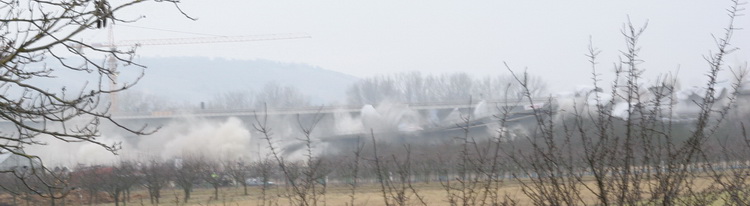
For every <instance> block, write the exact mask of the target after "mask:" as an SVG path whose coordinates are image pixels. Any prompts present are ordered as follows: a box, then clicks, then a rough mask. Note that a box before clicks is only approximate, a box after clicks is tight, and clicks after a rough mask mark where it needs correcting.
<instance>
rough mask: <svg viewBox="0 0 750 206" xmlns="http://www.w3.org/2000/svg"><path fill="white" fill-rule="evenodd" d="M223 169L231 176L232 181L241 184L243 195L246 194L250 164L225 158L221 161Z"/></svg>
mask: <svg viewBox="0 0 750 206" xmlns="http://www.w3.org/2000/svg"><path fill="white" fill-rule="evenodd" d="M223 166H224V170H225V171H226V173H227V174H228V175H229V176H230V177H232V179H233V180H234V182H236V183H237V184H240V185H242V189H243V191H244V194H245V195H248V194H247V179H249V178H250V166H251V165H250V164H247V163H245V162H243V161H242V160H237V161H231V160H227V161H224V162H223Z"/></svg>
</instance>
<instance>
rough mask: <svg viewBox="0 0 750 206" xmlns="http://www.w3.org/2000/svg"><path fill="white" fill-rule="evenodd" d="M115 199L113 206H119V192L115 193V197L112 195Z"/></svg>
mask: <svg viewBox="0 0 750 206" xmlns="http://www.w3.org/2000/svg"><path fill="white" fill-rule="evenodd" d="M113 196H114V198H115V206H120V194H119V192H115V195H113Z"/></svg>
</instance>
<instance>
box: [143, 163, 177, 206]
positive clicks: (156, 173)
mask: <svg viewBox="0 0 750 206" xmlns="http://www.w3.org/2000/svg"><path fill="white" fill-rule="evenodd" d="M145 164H146V165H143V166H142V167H141V169H140V171H141V174H142V175H143V186H144V187H145V188H146V189H147V190H148V196H149V199H150V200H151V204H159V198H161V189H162V188H164V187H166V186H167V185H168V183H169V181H170V175H169V167H167V165H166V164H165V163H162V162H159V161H157V160H151V161H148V162H147V163H145Z"/></svg>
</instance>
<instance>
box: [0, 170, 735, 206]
mask: <svg viewBox="0 0 750 206" xmlns="http://www.w3.org/2000/svg"><path fill="white" fill-rule="evenodd" d="M524 181H528V180H524ZM584 181H585V182H587V184H589V185H588V186H592V187H593V186H594V185H593V180H592V179H589V178H585V180H584ZM712 181H713V180H711V179H709V178H707V177H699V178H697V179H695V181H694V182H693V184H694V185H693V189H697V190H703V189H707V187H708V186H709V185H711V182H712ZM527 183H528V182H527ZM451 184H454V186H457V185H455V184H457V182H455V181H454V182H452V183H451ZM413 186H414V189H415V190H416V192H417V193H418V194H419V196H420V197H422V199H423V200H424V203H425V204H426V205H450V203H449V200H448V196H447V194H448V193H447V191H446V189H445V187H444V185H443V184H441V183H440V182H430V183H414V184H413ZM286 189H287V188H286V187H285V186H284V185H278V186H271V187H269V188H268V190H267V191H266V196H265V198H263V195H262V190H261V187H259V186H249V187H248V195H244V194H243V188H242V187H241V186H228V187H221V188H220V189H219V198H218V199H217V198H214V197H213V192H214V190H213V188H211V187H205V186H204V187H198V188H195V189H194V190H193V192H192V193H191V198H190V200H189V201H188V202H187V203H184V202H183V201H182V198H183V192H182V190H181V189H180V188H168V189H164V190H162V198H161V199H160V204H152V203H151V202H150V200H149V196H148V193H147V191H146V190H145V189H144V188H138V189H136V190H134V191H132V192H131V194H130V200H129V201H127V204H122V203H121V204H120V205H147V206H151V205H184V206H190V205H196V206H197V205H201V206H209V205H215V206H225V205H236V206H241V205H291V203H290V201H289V197H288V196H287V195H288V194H291V193H289V192H288V191H286ZM476 189H477V191H478V190H481V188H476ZM642 189H643V191H648V185H647V184H643V188H642ZM351 191H352V189H351V186H350V185H346V184H331V185H329V186H328V187H327V188H325V195H321V196H320V197H319V204H321V205H332V206H337V205H351V204H350V203H351V201H352V199H351V195H352V193H351ZM580 191H581V194H580V195H581V199H583V200H584V201H585V202H589V203H595V202H596V199H595V196H594V195H593V193H591V192H589V191H587V190H586V189H584V187H580ZM452 192H453V193H454V194H457V193H460V191H455V190H454V191H452ZM478 193H479V192H478ZM497 193H498V194H499V196H500V198H501V199H502V198H503V197H506V196H507V197H509V198H510V199H512V200H514V201H516V203H517V204H518V205H531V200H530V199H529V198H528V197H527V196H525V195H524V193H523V191H522V185H521V184H520V183H519V182H517V180H506V181H504V182H501V186H500V188H499V189H498V190H497ZM406 194H407V195H406V196H407V199H408V201H407V202H408V204H407V205H422V203H421V202H420V201H419V199H418V198H417V196H415V195H414V193H413V192H411V190H407V192H406ZM308 195H309V194H308ZM648 196H649V195H647V194H644V198H647V197H648ZM354 197H355V198H354V200H353V202H354V205H368V206H380V205H385V203H384V201H383V193H382V191H381V187H380V185H379V184H377V183H368V184H363V185H361V186H360V187H358V188H357V189H356V194H355V196H354ZM98 198H99V199H98V200H97V201H98V202H99V204H93V205H100V206H113V205H115V204H114V203H113V201H112V199H111V198H110V197H107V194H105V193H103V192H102V193H101V194H100V196H99V197H98ZM263 199H265V200H266V201H265V204H264V201H263ZM488 201H489V200H488ZM500 201H502V200H500ZM56 202H57V204H56V205H66V206H78V205H90V204H88V201H87V197H86V195H85V194H84V193H83V192H81V191H78V190H76V191H74V192H71V193H70V194H69V195H68V196H67V197H66V198H65V201H64V203H63V202H62V200H57V201H56ZM719 202H721V201H719ZM16 204H17V205H50V203H49V202H48V201H47V200H43V199H41V198H40V197H38V196H31V197H29V198H23V197H18V198H17V199H16ZM0 205H2V206H5V205H13V200H12V199H11V198H10V196H8V195H7V194H2V195H0ZM714 205H721V204H717V203H716V202H715V204H714Z"/></svg>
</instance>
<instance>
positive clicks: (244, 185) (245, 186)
mask: <svg viewBox="0 0 750 206" xmlns="http://www.w3.org/2000/svg"><path fill="white" fill-rule="evenodd" d="M242 187H243V188H245V195H246V196H247V184H242Z"/></svg>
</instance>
